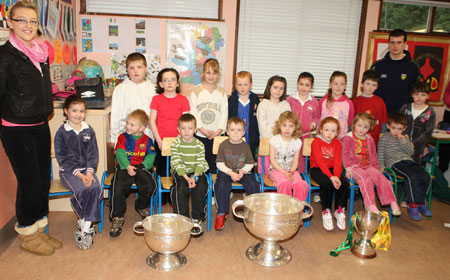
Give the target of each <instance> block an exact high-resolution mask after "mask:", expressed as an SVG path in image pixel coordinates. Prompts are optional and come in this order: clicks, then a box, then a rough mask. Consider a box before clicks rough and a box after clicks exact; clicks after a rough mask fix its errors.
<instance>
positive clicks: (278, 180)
mask: <svg viewBox="0 0 450 280" xmlns="http://www.w3.org/2000/svg"><path fill="white" fill-rule="evenodd" d="M269 175H270V178H271V179H272V181H273V182H274V183H275V185H276V186H277V190H278V193H282V194H286V195H292V192H294V197H295V198H297V199H299V200H301V201H305V200H306V197H307V196H308V190H309V185H308V183H306V182H305V181H303V180H302V177H301V176H300V173H298V171H295V172H294V174H293V177H294V179H293V181H292V182H291V181H290V180H289V179H288V178H287V177H286V176H284V174H283V173H281V172H280V171H278V170H273V171H272V172H270V174H269Z"/></svg>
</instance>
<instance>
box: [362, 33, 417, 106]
mask: <svg viewBox="0 0 450 280" xmlns="http://www.w3.org/2000/svg"><path fill="white" fill-rule="evenodd" d="M406 38H407V34H406V32H405V31H404V30H401V29H396V30H393V31H391V33H389V52H388V53H387V54H386V56H385V57H384V58H382V59H380V60H377V61H375V63H374V64H373V65H372V67H370V68H371V69H373V70H375V71H377V72H378V74H379V75H380V82H379V86H378V89H377V90H376V92H375V94H376V95H378V96H380V97H381V98H383V100H384V103H386V109H387V111H388V115H390V114H392V113H395V112H398V110H399V109H400V107H401V106H402V105H403V104H405V103H408V102H410V101H411V98H410V96H411V95H410V94H411V87H412V86H413V85H414V84H415V83H416V82H418V81H419V80H420V76H421V75H420V69H419V66H418V65H417V64H416V63H415V62H414V61H413V60H412V59H411V55H410V53H409V52H408V51H406V50H405V47H406Z"/></svg>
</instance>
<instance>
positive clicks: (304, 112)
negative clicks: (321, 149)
mask: <svg viewBox="0 0 450 280" xmlns="http://www.w3.org/2000/svg"><path fill="white" fill-rule="evenodd" d="M287 102H288V103H289V105H290V106H291V110H292V112H294V113H295V114H296V115H297V116H298V119H299V120H300V122H301V124H302V134H303V136H302V137H301V140H302V143H303V141H304V140H305V138H312V136H311V124H315V126H316V127H317V125H318V124H319V119H320V110H319V101H317V99H316V98H315V97H314V96H312V95H311V94H309V95H308V98H307V100H306V101H305V102H302V101H301V100H300V99H299V98H298V95H296V96H289V97H288V98H287ZM305 161H306V158H305V157H304V156H303V146H302V148H301V149H300V156H299V158H298V169H297V170H298V172H300V173H305V172H306V171H305Z"/></svg>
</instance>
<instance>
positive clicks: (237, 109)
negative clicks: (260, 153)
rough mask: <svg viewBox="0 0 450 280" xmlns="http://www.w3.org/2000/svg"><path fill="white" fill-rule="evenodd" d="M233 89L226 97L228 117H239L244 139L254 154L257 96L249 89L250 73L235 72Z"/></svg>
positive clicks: (257, 132) (256, 130) (256, 143)
mask: <svg viewBox="0 0 450 280" xmlns="http://www.w3.org/2000/svg"><path fill="white" fill-rule="evenodd" d="M234 87H235V89H236V90H235V91H234V92H233V93H231V96H230V97H229V98H228V118H231V117H240V118H241V119H242V120H243V121H244V124H245V141H246V142H247V144H248V145H249V146H250V150H251V151H252V154H253V155H255V152H256V147H258V143H259V129H258V120H257V119H256V110H257V108H258V104H259V97H258V96H257V95H256V94H255V93H253V92H252V91H251V88H252V74H251V73H250V72H247V71H241V72H239V73H237V74H236V77H235V82H234Z"/></svg>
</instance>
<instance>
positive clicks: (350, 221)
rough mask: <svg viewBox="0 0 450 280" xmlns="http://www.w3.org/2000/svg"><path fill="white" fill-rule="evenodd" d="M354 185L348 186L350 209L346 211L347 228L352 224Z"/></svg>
mask: <svg viewBox="0 0 450 280" xmlns="http://www.w3.org/2000/svg"><path fill="white" fill-rule="evenodd" d="M355 188H356V187H355V185H352V186H350V201H349V204H350V207H349V209H348V226H351V223H352V216H353V207H354V204H353V203H354V201H355Z"/></svg>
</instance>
